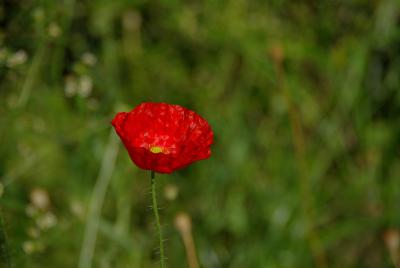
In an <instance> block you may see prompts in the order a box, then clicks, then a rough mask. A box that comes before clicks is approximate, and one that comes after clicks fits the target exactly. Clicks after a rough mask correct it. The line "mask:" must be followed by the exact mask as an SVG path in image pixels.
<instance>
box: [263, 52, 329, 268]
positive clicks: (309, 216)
mask: <svg viewBox="0 0 400 268" xmlns="http://www.w3.org/2000/svg"><path fill="white" fill-rule="evenodd" d="M271 52H272V53H271V54H272V58H273V61H274V64H275V69H276V75H277V80H278V87H279V88H280V90H281V91H282V93H283V96H284V99H285V103H286V106H287V109H288V116H289V121H290V126H291V129H292V140H293V146H294V150H295V157H296V164H297V169H298V172H299V177H300V202H301V206H302V210H303V213H304V217H305V224H306V235H307V238H308V241H309V243H310V249H311V253H312V255H313V258H314V262H315V265H316V267H319V268H327V267H328V264H327V260H326V255H325V251H324V248H323V247H322V244H321V241H320V238H319V236H318V233H317V232H316V230H315V229H314V226H313V225H314V221H315V220H314V216H315V215H314V214H315V208H314V203H313V198H312V197H313V195H312V191H311V189H310V181H309V177H308V175H307V163H306V144H305V138H304V133H303V129H302V125H301V119H300V114H299V112H298V111H297V109H296V107H295V104H294V103H293V101H292V99H291V96H290V92H289V90H288V89H287V86H286V82H285V72H284V69H283V59H284V51H283V48H282V47H281V46H279V45H277V46H275V47H274V48H273V50H272V51H271Z"/></svg>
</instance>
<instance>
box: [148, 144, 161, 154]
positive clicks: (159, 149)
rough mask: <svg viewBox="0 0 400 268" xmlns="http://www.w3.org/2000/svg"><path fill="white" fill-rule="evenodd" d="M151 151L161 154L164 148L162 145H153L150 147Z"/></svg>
mask: <svg viewBox="0 0 400 268" xmlns="http://www.w3.org/2000/svg"><path fill="white" fill-rule="evenodd" d="M150 152H152V153H153V154H159V153H163V152H164V149H163V148H162V147H160V146H152V147H150Z"/></svg>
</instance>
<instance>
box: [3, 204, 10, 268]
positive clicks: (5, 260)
mask: <svg viewBox="0 0 400 268" xmlns="http://www.w3.org/2000/svg"><path fill="white" fill-rule="evenodd" d="M0 267H6V268H11V267H12V266H11V260H10V253H9V251H8V245H7V234H6V229H5V226H4V219H3V215H2V212H1V210H0Z"/></svg>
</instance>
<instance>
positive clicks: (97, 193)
mask: <svg viewBox="0 0 400 268" xmlns="http://www.w3.org/2000/svg"><path fill="white" fill-rule="evenodd" d="M117 153H118V143H117V136H116V135H115V133H114V130H111V132H110V136H109V140H108V145H107V148H106V150H105V153H104V155H103V159H102V162H101V167H100V171H99V175H98V177H97V181H96V184H95V186H94V190H93V194H92V197H91V200H90V204H89V211H88V216H87V222H86V227H85V233H84V238H83V243H82V248H81V253H80V257H79V265H78V267H79V268H90V267H92V260H93V255H94V250H95V246H96V239H97V232H98V229H99V223H100V217H101V208H102V206H103V202H104V197H105V195H106V192H107V188H108V185H109V184H110V180H111V176H112V173H113V170H114V166H115V160H116V157H117Z"/></svg>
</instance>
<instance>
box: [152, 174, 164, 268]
mask: <svg viewBox="0 0 400 268" xmlns="http://www.w3.org/2000/svg"><path fill="white" fill-rule="evenodd" d="M151 197H152V201H153V211H154V217H155V218H156V226H157V232H158V238H159V242H160V267H161V268H164V267H165V264H164V245H163V244H164V240H163V237H162V232H161V225H160V216H159V215H158V207H157V194H156V179H155V173H154V171H151Z"/></svg>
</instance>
